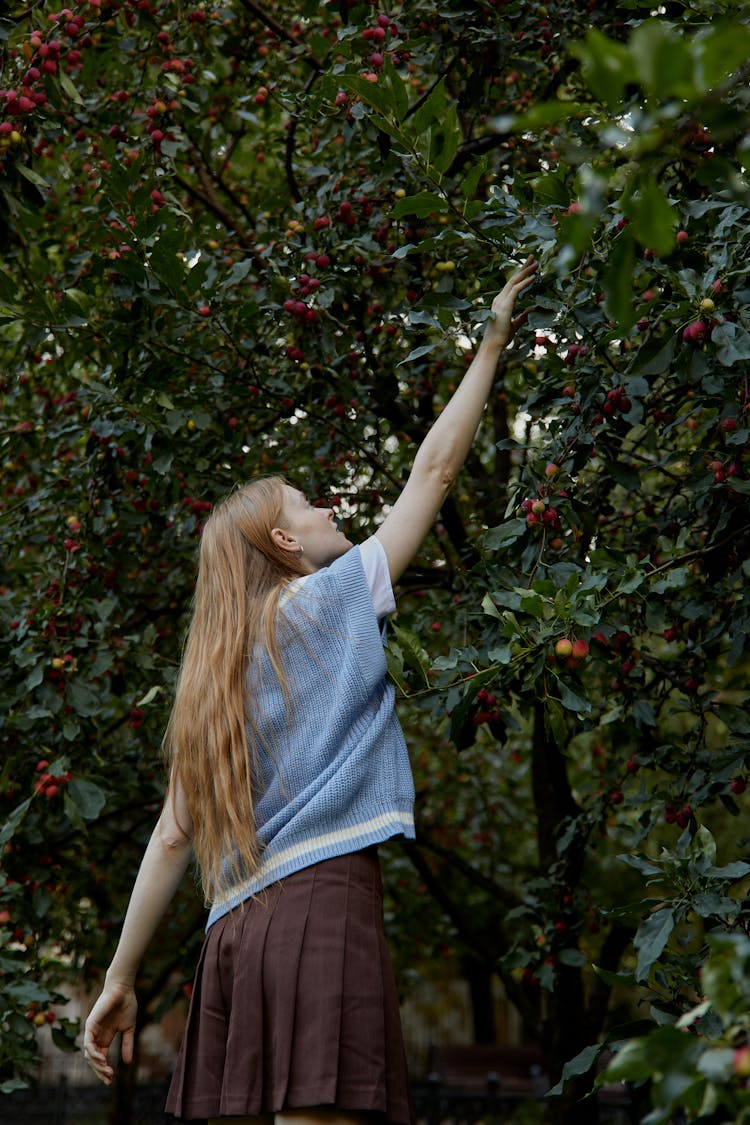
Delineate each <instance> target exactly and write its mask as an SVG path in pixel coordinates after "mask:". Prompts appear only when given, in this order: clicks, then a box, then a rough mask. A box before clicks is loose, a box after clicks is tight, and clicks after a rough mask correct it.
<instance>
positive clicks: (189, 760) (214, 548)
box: [163, 477, 304, 902]
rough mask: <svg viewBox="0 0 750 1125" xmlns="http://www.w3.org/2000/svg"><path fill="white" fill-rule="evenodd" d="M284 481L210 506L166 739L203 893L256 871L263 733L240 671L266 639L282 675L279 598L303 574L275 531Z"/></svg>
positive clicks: (210, 895)
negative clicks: (257, 776)
mask: <svg viewBox="0 0 750 1125" xmlns="http://www.w3.org/2000/svg"><path fill="white" fill-rule="evenodd" d="M285 483H286V482H285V481H283V480H282V479H281V478H280V477H267V478H264V479H261V480H257V481H254V482H253V483H252V484H249V485H246V486H245V487H243V488H239V489H237V491H235V492H233V493H232V494H231V495H230V496H229V497H227V499H226V500H224V501H223V502H222V503H221V504H219V505H218V506H217V507H216V508H215V509H214V510H213V512H212V513H211V515H210V516H209V518H208V520H207V521H206V524H205V526H204V528H203V534H202V538H201V546H200V556H199V566H198V578H197V582H196V587H195V598H194V602H193V614H192V619H191V622H190V627H189V630H188V635H187V640H186V642H185V648H184V652H183V656H182V664H181V666H180V672H179V676H178V679H177V687H176V692H175V700H174V705H173V707H172V714H171V716H170V719H169V723H168V726H167V730H166V733H165V736H164V744H163V748H164V753H165V757H166V760H167V763H168V766H169V770H170V788H171V789H172V792H174V785H175V783H176V782H179V784H180V786H181V789H182V791H183V793H184V796H185V799H186V802H187V806H188V810H189V813H190V816H191V818H192V821H193V827H194V836H193V846H194V850H195V856H196V859H197V861H198V867H199V870H200V876H201V884H202V887H203V893H204V896H205V899H206V902H211V901H212V900H213V899H214V898H215V897H216V896H217V895H218V894H221V892H222V891H223V890H225V889H226V888H227V886H228V885H229V883H230V882H231V881H233V879H234V878H236V876H237V874H238V872H239V871H240V870H241V871H242V874H243V876H245V877H250V876H252V875H253V873H254V872H255V871H257V869H258V866H259V862H260V850H259V846H258V841H257V837H256V832H255V813H254V794H253V772H254V770H253V767H254V761H255V755H256V753H257V746H258V739H259V734H258V727H257V719H256V717H255V716H254V715H253V712H252V708H251V707H249V706H248V699H247V678H246V677H247V672H248V664H249V660H250V657H251V654H252V653H253V651H254V649H255V646H256V645H262V646H264V647H265V649H266V652H267V653H268V655H269V657H270V660H271V662H272V665H273V667H274V670H275V671H276V673H277V675H278V676H279V679H280V681H281V683H282V686H284V684H285V679H284V674H283V669H282V667H281V660H280V656H279V646H278V639H277V634H276V611H277V604H278V598H279V594H280V593H281V591H282V589H283V588H284V586H285V585H287V584H288V582H289V581H291V580H292V579H293V578H295V577H298V576H299V575H301V574H303V573H304V570H303V568H302V566H301V565H300V563H299V561H298V560H297V559H296V558H295V557H294V556H291V555H289V553H288V552H287V551H284V550H283V548H281V547H278V546H277V545H276V544H275V542H274V540H273V539H272V537H271V529H272V528H273V527H276V526H279V525H280V524H283V514H282V513H283V500H284V487H285ZM248 733H249V737H248ZM233 855H235V856H236V858H235V859H232V856H233ZM227 860H228V865H227V862H226V861H227Z"/></svg>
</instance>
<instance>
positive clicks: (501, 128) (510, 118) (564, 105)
mask: <svg viewBox="0 0 750 1125" xmlns="http://www.w3.org/2000/svg"><path fill="white" fill-rule="evenodd" d="M593 113H594V108H593V106H591V105H590V104H589V103H588V102H566V101H562V100H558V101H554V102H537V104H536V105H533V106H531V107H530V108H529V109H528V110H526V112H525V113H515V114H510V115H507V116H503V117H495V118H493V120H492V121H490V122H489V124H490V126H491V127H492V128H493V129H494V130H495V131H496V132H498V133H528V132H533V131H534V130H535V129H542V128H546V126H548V125H557V124H558V123H559V122H561V121H569V120H571V119H573V118H576V119H578V118H581V117H590V116H591V115H592V114H593Z"/></svg>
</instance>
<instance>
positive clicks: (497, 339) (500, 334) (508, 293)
mask: <svg viewBox="0 0 750 1125" xmlns="http://www.w3.org/2000/svg"><path fill="white" fill-rule="evenodd" d="M538 269H539V263H538V262H537V261H535V259H534V258H532V257H528V258H527V259H526V261H525V262H524V264H523V265H522V266H521V268H520V269H519V270H516V272H515V273H514V274H513V276H512V277H511V278H510V279H509V280H508V281H507V282H506V284H505V287H504V288H503V289H502V291H501V292H500V293H498V295H497V297H495V299H494V301H493V302H492V306H491V311H492V314H493V315H492V317H491V318H490V320H489V321H488V322H487V327H486V328H485V330H484V338H485V340H486V341H487V342H488V343H494V344H497V345H498V346H499V347H501V348H504V347H506V346H507V345H508V344H509V343H510V341H511V340H512V339H513V337H514V336H515V334H516V332H517V330H518V329H519V328H520V327H521V325H522V324H524V323H525V322H526V319H527V317H528V315H529V310H528V309H526V310H525V311H524V312H522V313H521V314H520V315H519V316H516V317H514V316H513V309H514V306H515V303H516V299H517V298H518V297H519V296H520V294H521V293H523V291H524V289H526V287H527V286H528V285H529V284H530V283H531V282H532V280H533V279H534V275H535V274H536V271H537V270H538Z"/></svg>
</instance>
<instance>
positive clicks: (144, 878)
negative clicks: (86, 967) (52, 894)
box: [83, 789, 192, 1085]
mask: <svg viewBox="0 0 750 1125" xmlns="http://www.w3.org/2000/svg"><path fill="white" fill-rule="evenodd" d="M191 852H192V823H191V821H190V816H189V814H188V811H187V806H186V804H185V801H184V798H183V797H182V794H181V792H180V791H179V789H178V790H177V792H176V793H175V795H174V798H172V794H171V793H170V794H169V795H168V797H167V800H166V802H165V804H164V809H163V810H162V814H161V816H160V817H159V820H158V821H157V824H156V827H155V829H154V831H153V833H152V835H151V839H150V840H149V843H148V846H147V848H146V851H145V853H144V856H143V860H142V861H141V866H140V869H139V871H138V875H137V877H136V881H135V885H134V887H133V893H132V895H131V897H130V903H129V905H128V909H127V913H126V915H125V921H124V923H123V927H122V933H121V935H120V940H119V942H118V945H117V949H116V951H115V955H114V957H113V959H112V964H111V965H110V966H109V969H108V970H107V975H106V978H105V984H104V989H103V990H102V994H101V996H100V997H99V999H98V1000H97V1001H96V1003H95V1004H94V1007H93V1008H92V1010H91V1014H90V1015H89V1018H88V1019H87V1020H86V1027H85V1031H84V1039H83V1053H84V1056H85V1058H86V1061H87V1062H88V1063H89V1065H90V1066H91V1068H92V1070H93V1071H94V1073H95V1074H96V1075H97V1077H99V1078H100V1079H101V1080H102V1082H104V1083H106V1084H107V1085H109V1084H110V1083H111V1081H112V1075H113V1073H114V1071H113V1067H112V1065H111V1063H110V1061H109V1048H110V1045H111V1043H112V1040H113V1039H114V1037H115V1035H117V1033H118V1032H121V1033H122V1057H123V1059H124V1061H125V1062H126V1063H129V1062H131V1061H132V1058H133V1041H134V1035H135V1022H136V1011H137V1004H136V999H135V990H134V984H135V976H136V973H137V971H138V966H139V965H140V963H141V959H142V957H143V954H144V953H145V951H146V947H147V946H148V944H149V942H150V941H151V938H152V937H153V935H154V933H155V932H156V927H157V926H158V925H159V922H160V921H161V918H162V915H163V914H164V912H165V910H166V909H167V907H168V906H169V903H170V902H171V901H172V898H173V896H174V894H175V892H176V890H177V888H178V886H179V885H180V882H181V880H182V877H183V875H184V874H185V871H186V869H187V865H188V863H189V861H190V855H191Z"/></svg>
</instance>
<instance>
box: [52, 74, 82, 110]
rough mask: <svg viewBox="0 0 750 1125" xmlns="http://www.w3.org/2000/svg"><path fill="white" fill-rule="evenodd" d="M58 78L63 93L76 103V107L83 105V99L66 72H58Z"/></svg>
mask: <svg viewBox="0 0 750 1125" xmlns="http://www.w3.org/2000/svg"><path fill="white" fill-rule="evenodd" d="M58 78H59V80H60V86H61V88H62V90H63V92H64V93H65V94H67V95H68V97H69V98H70V100H71V101H72V102H75V104H76V105H83V98H82V97H81V95H80V94H79V93H78V90H77V89H76V87H75V86H74V84H73V82H71V80H70V78H69V77H68V75H67V74H66V73H65V71H64V70H60V71H58Z"/></svg>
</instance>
